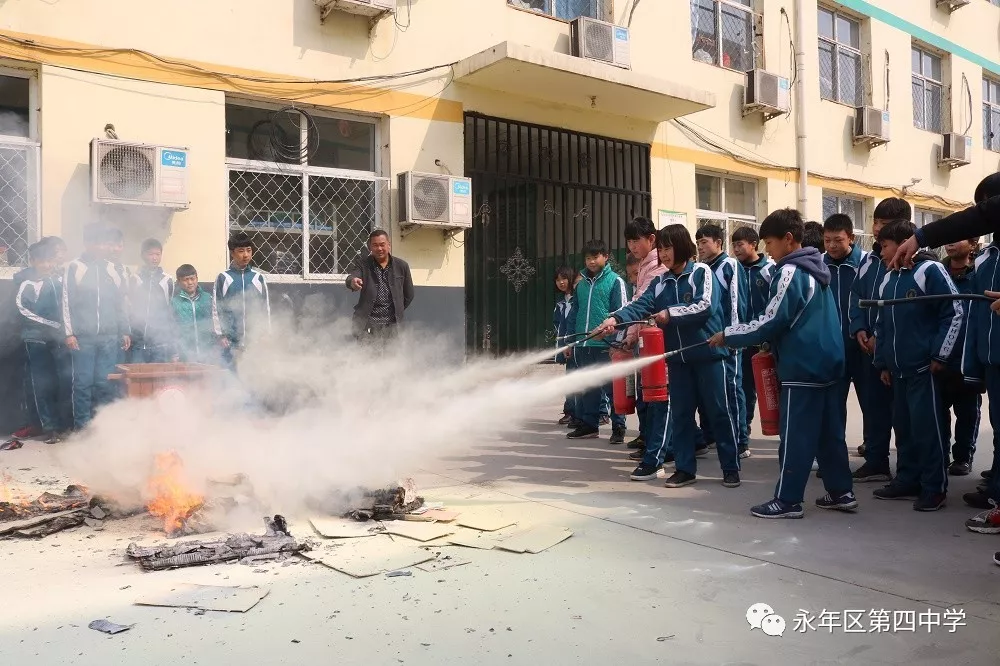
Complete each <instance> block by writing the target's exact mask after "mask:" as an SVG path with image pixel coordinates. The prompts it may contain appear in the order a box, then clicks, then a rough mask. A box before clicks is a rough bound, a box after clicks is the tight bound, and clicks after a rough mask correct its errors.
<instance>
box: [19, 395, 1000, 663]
mask: <svg viewBox="0 0 1000 666" xmlns="http://www.w3.org/2000/svg"><path fill="white" fill-rule="evenodd" d="M557 411H558V410H557V405H555V404H552V405H545V406H541V407H540V408H539V409H538V411H537V413H535V414H531V415H529V416H530V420H528V421H527V423H526V424H525V425H524V426H523V427H521V428H517V429H514V430H512V431H511V432H509V433H503V434H502V435H501V436H499V437H498V438H497V439H496V440H495V441H490V442H471V443H470V444H469V448H468V452H467V454H465V455H462V456H459V457H451V458H449V459H445V460H441V461H439V462H437V463H435V464H434V465H433V466H430V465H429V466H428V469H426V470H423V471H420V472H419V473H415V478H416V480H417V483H418V486H419V487H420V490H421V493H422V494H423V495H424V496H425V497H426V498H427V499H428V500H432V501H433V500H437V501H444V502H445V503H446V504H447V505H448V506H449V507H451V508H456V509H458V510H463V509H465V510H471V509H472V508H480V507H502V508H503V509H504V511H505V512H507V513H509V514H512V515H514V516H516V517H518V518H519V520H521V522H522V524H548V525H557V526H564V527H568V528H570V529H572V530H573V532H574V535H573V537H572V538H570V539H569V540H568V541H565V542H563V543H561V544H559V545H557V546H555V547H553V548H551V549H549V550H547V551H545V552H543V553H540V554H537V555H530V554H524V555H517V554H513V553H508V552H501V551H480V550H472V549H459V548H457V547H446V548H445V549H444V550H447V551H448V553H450V554H453V555H454V554H458V553H459V551H460V554H461V555H463V556H465V557H467V558H469V559H471V560H472V564H470V565H468V566H462V567H457V568H455V569H450V570H447V571H439V572H434V573H427V572H424V571H419V570H414V571H413V576H412V577H398V578H387V577H385V576H381V575H380V576H375V577H372V578H366V579H353V578H351V577H349V576H347V575H344V574H341V573H339V572H337V571H333V570H331V569H326V568H324V567H321V566H319V565H313V564H306V563H296V564H294V565H286V566H282V565H281V564H271V565H265V566H263V567H259V568H254V567H247V566H240V565H216V566H205V567H195V568H189V569H181V570H175V571H165V572H158V573H143V572H141V571H140V570H139V569H138V567H137V566H136V565H134V564H126V563H123V553H124V549H125V547H126V546H127V545H128V543H129V541H130V540H132V539H136V538H139V539H142V540H143V541H144V542H151V541H155V540H156V539H155V537H154V535H153V534H152V531H151V529H152V527H153V523H152V522H151V519H149V518H148V517H138V518H133V519H129V520H126V521H116V522H109V523H107V526H106V529H105V530H104V531H101V532H93V531H91V530H90V529H89V528H81V529H77V530H71V531H67V532H64V533H60V534H57V535H53V536H50V537H47V538H45V539H43V540H40V541H3V542H0V556H2V560H0V572H2V577H0V581H2V582H0V590H2V593H0V601H2V602H0V664H108V663H116V664H143V665H148V666H155V665H157V664H177V663H189V664H212V665H218V664H238V663H243V662H244V661H245V662H247V663H250V661H251V660H252V662H253V663H261V664H302V663H316V664H325V663H348V664H351V663H369V664H397V663H404V664H468V663H478V664H540V663H545V664H576V663H583V664H626V663H669V664H713V665H718V664H730V665H737V664H739V665H750V664H759V665H765V664H766V665H767V666H773V665H776V664H789V665H795V666H801V665H805V664H823V665H826V664H914V665H915V664H945V663H947V664H969V665H983V666H985V665H988V664H997V663H998V660H1000V567H997V566H996V565H995V564H993V562H992V554H993V552H994V551H998V550H1000V538H997V537H992V536H984V535H977V534H973V533H971V532H968V531H967V530H966V529H965V527H964V525H963V522H964V521H965V519H966V518H968V517H969V516H971V515H972V514H973V513H975V512H974V511H973V510H970V509H968V508H966V507H964V506H963V504H962V502H961V494H962V493H963V492H967V491H970V490H972V489H973V488H974V487H975V485H976V483H977V480H978V479H979V471H980V470H981V469H982V465H983V464H984V463H985V462H986V460H987V458H988V457H989V442H990V441H991V437H992V432H991V431H990V429H989V426H988V423H986V422H984V423H983V432H982V433H981V435H980V443H981V445H982V446H983V448H984V449H985V451H984V452H983V453H982V454H981V455H980V456H979V460H977V465H976V470H975V474H974V476H969V477H965V478H958V479H956V478H952V484H951V493H950V504H949V505H948V507H947V508H946V509H944V510H943V511H940V512H937V513H931V514H921V513H917V512H915V511H913V510H912V509H911V508H910V505H909V504H908V503H905V502H879V501H876V500H873V499H872V498H871V489H872V488H873V487H875V486H872V485H871V484H865V485H863V486H861V487H859V488H857V491H858V495H859V498H860V500H861V508H860V511H859V512H858V513H857V514H855V515H845V514H840V513H832V512H823V511H820V510H817V509H815V508H812V507H811V506H809V507H807V515H806V517H805V519H803V520H798V521H792V520H788V521H766V520H760V519H756V518H753V517H751V516H750V515H749V513H748V509H749V507H750V506H751V505H752V504H755V503H757V502H760V501H763V500H766V499H769V498H770V497H771V496H772V491H773V484H774V481H775V477H776V471H777V461H776V451H775V449H776V441H775V439H773V438H759V437H758V438H755V439H754V441H753V443H752V450H753V454H754V455H753V457H752V458H751V459H749V460H747V461H745V464H744V471H743V481H744V482H743V486H742V487H741V488H738V489H725V488H723V487H722V486H721V485H720V484H719V480H720V473H719V471H718V466H717V461H716V460H715V459H714V457H709V458H704V459H701V460H700V461H699V464H700V466H701V471H702V474H703V475H704V476H702V477H700V479H699V482H698V483H697V484H696V485H694V486H691V487H688V488H685V489H682V490H667V489H666V488H664V487H663V485H662V481H656V482H649V483H635V482H630V481H629V480H628V472H629V471H631V469H632V467H633V465H632V464H631V463H629V461H627V459H626V457H625V455H626V451H625V450H624V449H623V447H611V446H609V445H608V443H607V439H606V433H605V438H604V439H599V440H588V441H582V442H570V441H567V440H566V439H565V430H564V429H563V428H561V427H557V426H555V425H554V423H553V422H554V420H555V417H557V416H558V414H557ZM633 425H634V424H633ZM850 425H851V427H850V431H849V433H848V434H849V443H850V444H851V446H852V447H853V446H856V444H857V443H858V441H859V437H860V417H859V414H858V412H857V409H856V407H855V406H853V405H852V411H851V418H850ZM852 464H854V465H855V466H856V465H857V464H859V459H857V458H852ZM53 465H54V463H53V461H52V457H51V451H49V450H47V449H46V448H45V447H44V446H43V445H41V444H34V443H33V444H29V445H27V446H26V447H25V448H24V449H21V450H19V451H11V452H0V471H4V472H6V473H7V474H8V475H9V477H10V480H9V481H8V483H9V485H11V486H12V487H15V488H20V489H28V488H31V489H37V488H41V487H46V488H48V489H50V490H54V491H57V492H58V490H60V485H64V484H65V482H66V481H67V479H65V478H64V477H63V476H62V475H61V474H60V472H59V470H58V469H57V468H55V467H54V466H53ZM822 493H823V490H822V487H821V482H819V481H817V480H815V479H813V480H812V481H811V482H810V485H809V489H808V491H807V497H808V498H810V503H811V499H812V498H814V497H816V496H819V495H821V494H822ZM292 530H293V533H297V534H298V535H300V536H302V535H304V534H306V533H307V532H308V526H304V524H303V520H302V519H301V518H300V519H299V520H293V521H292ZM177 583H204V584H220V585H240V584H246V585H250V584H256V585H268V586H270V594H269V595H268V596H267V598H265V599H264V600H263V601H261V602H260V604H258V605H257V606H256V607H255V608H253V609H252V610H250V611H249V612H247V613H218V612H208V613H206V614H203V615H198V614H195V613H194V612H192V611H188V610H174V609H169V608H157V607H142V606H135V605H133V602H134V600H135V599H136V597H137V596H138V595H140V594H145V593H148V592H151V591H155V590H161V589H169V587H170V586H171V585H174V584H177ZM758 602H763V603H767V604H769V605H770V606H772V607H773V609H774V611H775V613H776V614H778V615H780V616H782V617H783V618H784V620H785V624H786V629H785V632H784V635H783V636H768V635H765V634H764V633H763V632H762V631H761V630H759V629H757V630H751V629H750V627H749V626H748V623H747V620H746V614H747V610H748V607H750V606H751V605H752V604H754V603H758ZM882 609H884V610H887V611H889V617H890V619H889V623H888V624H889V626H888V627H887V629H888V631H885V632H883V633H878V632H870V631H869V629H872V628H873V625H872V620H871V619H870V616H869V613H870V612H871V611H873V610H876V611H877V610H882ZM947 609H956V610H957V611H959V612H960V613H964V617H963V619H961V624H959V625H957V626H955V627H953V628H954V631H950V630H949V627H948V618H949V617H955V616H951V615H946V614H945V613H946V610H947ZM848 610H850V611H861V612H863V618H862V623H861V630H862V631H863V632H864V633H856V632H857V630H858V627H857V625H854V626H852V632H850V633H849V632H846V631H845V630H844V629H843V628H842V627H840V626H837V627H836V628H829V627H828V628H823V627H822V625H821V624H820V620H819V617H820V616H821V614H822V613H823V612H824V611H830V612H831V613H830V615H833V614H836V616H838V617H839V618H840V621H839V622H840V623H842V622H843V617H844V612H845V611H848ZM800 611H801V613H803V614H807V615H811V616H814V618H815V619H814V620H813V621H812V626H814V627H816V629H815V630H808V629H807V630H806V631H804V632H802V631H797V629H804V628H805V627H801V626H797V622H796V620H795V618H796V616H797V615H799V614H800ZM894 611H898V612H899V617H898V618H897V619H896V620H895V622H894V620H893V617H892V616H893V612H894ZM906 611H914V613H916V616H919V614H920V613H925V615H924V620H925V624H924V626H919V623H918V625H917V627H916V630H915V631H905V630H896V631H893V626H894V625H895V626H900V625H902V626H904V627H905V626H907V615H906V614H905V612H906ZM105 617H106V618H109V619H111V620H113V621H115V622H118V623H121V624H131V623H135V626H134V627H133V628H132V629H131V630H130V631H128V632H125V633H122V634H119V635H116V636H105V635H104V634H101V633H98V632H96V631H93V630H90V629H88V628H87V624H88V623H89V622H90V621H91V620H94V619H97V618H105ZM850 617H851V618H856V617H858V615H856V614H853V613H852V614H851V615H850ZM936 619H937V620H940V621H941V623H942V625H944V626H935V627H932V628H931V629H930V630H928V628H927V626H926V623H927V622H933V621H934V620H936Z"/></svg>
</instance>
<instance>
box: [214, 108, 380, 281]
mask: <svg viewBox="0 0 1000 666" xmlns="http://www.w3.org/2000/svg"><path fill="white" fill-rule="evenodd" d="M376 135H377V128H376V126H375V123H374V122H368V121H364V120H359V119H349V118H344V117H336V116H332V115H330V116H328V115H318V114H316V113H313V112H309V113H308V115H306V114H302V113H300V112H299V111H296V110H291V109H285V110H275V109H267V108H259V107H252V106H242V105H237V104H226V166H227V170H228V173H229V229H230V231H243V232H245V233H247V234H248V235H249V236H250V238H251V239H252V240H253V242H254V247H255V252H254V264H255V265H256V266H257V267H258V268H260V270H262V271H264V272H265V273H269V274H272V275H299V276H303V277H306V278H308V277H338V276H343V275H346V274H347V273H348V272H349V271H350V268H351V264H352V263H353V262H354V261H355V260H356V258H357V257H358V255H359V254H361V253H362V252H364V251H365V247H366V243H367V240H368V234H369V232H370V231H371V230H372V229H374V228H378V227H380V228H387V222H388V220H389V186H388V179H386V178H379V177H378V176H377V175H376V174H377V161H378V160H377V146H378V143H377V140H376Z"/></svg>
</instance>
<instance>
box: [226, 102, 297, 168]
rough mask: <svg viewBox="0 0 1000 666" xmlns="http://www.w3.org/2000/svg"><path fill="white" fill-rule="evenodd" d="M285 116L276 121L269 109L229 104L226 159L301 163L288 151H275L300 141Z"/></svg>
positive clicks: (227, 105)
mask: <svg viewBox="0 0 1000 666" xmlns="http://www.w3.org/2000/svg"><path fill="white" fill-rule="evenodd" d="M284 116H285V114H282V117H281V118H277V117H276V116H275V114H274V112H273V111H270V110H268V109H257V108H254V107H251V106H238V105H236V104H226V157H232V158H234V159H241V160H259V161H261V162H280V163H282V164H298V162H299V160H297V159H290V158H291V157H293V156H292V155H289V154H288V152H287V151H285V150H283V149H279V150H276V149H275V146H276V145H277V146H278V147H279V148H284V147H286V146H293V145H295V141H296V140H297V139H298V135H297V134H296V132H298V130H297V129H295V128H294V127H293V126H292V125H291V124H290V122H289V121H288V120H287V118H285V117H284ZM299 140H300V139H299ZM292 152H294V151H292Z"/></svg>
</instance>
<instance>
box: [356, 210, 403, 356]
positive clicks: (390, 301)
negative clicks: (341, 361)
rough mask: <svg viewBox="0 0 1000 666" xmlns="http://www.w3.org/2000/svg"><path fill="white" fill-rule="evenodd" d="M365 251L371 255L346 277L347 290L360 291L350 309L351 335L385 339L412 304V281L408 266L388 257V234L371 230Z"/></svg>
mask: <svg viewBox="0 0 1000 666" xmlns="http://www.w3.org/2000/svg"><path fill="white" fill-rule="evenodd" d="M368 250H369V252H371V254H369V255H368V256H367V257H365V258H363V259H359V260H358V261H357V263H356V264H355V265H354V269H353V270H352V271H351V273H350V275H348V276H347V288H348V289H350V290H351V291H359V292H361V295H360V297H359V298H358V304H357V305H355V306H354V336H355V337H356V338H357V339H358V340H387V339H390V338H392V337H394V336H395V335H396V333H397V331H398V330H399V326H401V325H402V323H403V315H404V312H405V311H406V308H408V307H410V303H412V302H413V278H412V277H411V276H410V266H409V264H407V263H406V262H405V261H403V260H402V259H400V258H399V257H394V256H392V254H391V250H392V248H391V246H390V243H389V234H388V232H386V231H383V230H382V229H375V230H374V231H372V232H371V234H369V236H368Z"/></svg>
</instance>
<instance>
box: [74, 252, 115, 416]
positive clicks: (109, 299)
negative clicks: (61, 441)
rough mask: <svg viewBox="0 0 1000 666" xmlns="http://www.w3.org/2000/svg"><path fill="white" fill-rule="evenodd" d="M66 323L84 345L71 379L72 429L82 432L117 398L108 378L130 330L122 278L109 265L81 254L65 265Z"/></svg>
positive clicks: (75, 360) (80, 343) (78, 354)
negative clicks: (98, 410) (99, 412)
mask: <svg viewBox="0 0 1000 666" xmlns="http://www.w3.org/2000/svg"><path fill="white" fill-rule="evenodd" d="M62 323H63V329H64V330H63V332H64V333H65V336H66V337H67V338H68V337H75V338H76V340H77V344H78V345H79V347H80V348H79V349H78V350H71V351H70V376H71V382H72V389H71V390H72V394H73V426H74V427H75V428H76V429H81V428H83V427H85V426H86V425H87V424H88V423H90V420H91V418H92V417H93V415H94V411H95V410H96V409H97V408H98V407H101V406H103V405H105V404H107V403H109V402H111V401H112V400H113V399H114V398H115V396H116V394H117V391H116V389H115V387H114V386H113V385H112V384H111V381H110V380H109V379H108V375H109V374H111V373H112V372H114V369H115V364H116V363H117V362H118V352H119V350H120V349H121V341H122V337H123V336H126V335H128V334H129V331H130V329H129V323H128V317H127V316H126V312H125V292H124V289H123V285H122V283H121V276H120V275H119V273H118V272H117V271H116V270H115V268H114V266H113V265H112V264H111V263H110V262H108V261H105V260H103V259H97V258H95V257H89V256H87V255H83V256H82V257H80V258H79V259H76V260H74V261H71V262H70V263H69V264H67V265H66V272H65V273H64V274H63V293H62Z"/></svg>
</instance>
